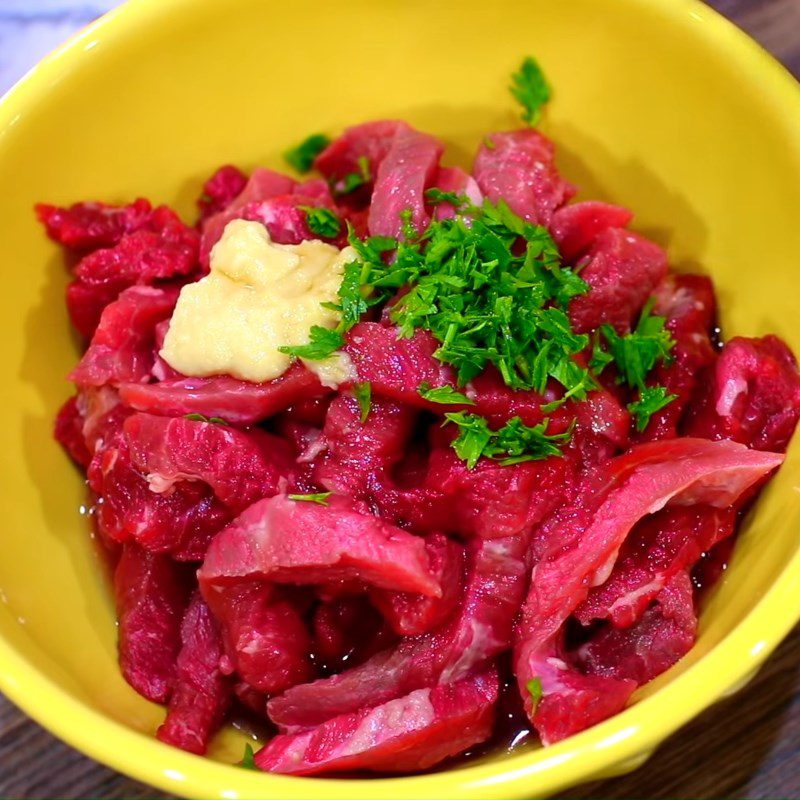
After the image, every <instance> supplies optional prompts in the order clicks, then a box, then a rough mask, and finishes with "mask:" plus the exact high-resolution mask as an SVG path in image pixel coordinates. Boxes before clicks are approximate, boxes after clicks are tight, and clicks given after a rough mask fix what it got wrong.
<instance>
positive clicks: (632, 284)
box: [569, 228, 667, 333]
mask: <svg viewBox="0 0 800 800" xmlns="http://www.w3.org/2000/svg"><path fill="white" fill-rule="evenodd" d="M666 274H667V254H666V253H665V252H664V251H663V250H662V249H661V248H660V247H659V246H658V245H657V244H654V243H653V242H651V241H649V240H647V239H645V238H644V237H643V236H639V235H637V234H635V233H631V232H630V231H626V230H623V229H622V228H607V229H606V230H604V231H603V232H602V233H600V234H599V235H598V236H597V238H596V239H595V240H594V244H593V245H592V247H591V249H590V250H589V253H588V255H587V262H586V265H585V266H584V268H583V269H582V270H581V278H583V280H585V281H586V283H588V284H589V291H588V292H587V293H586V294H583V295H579V296H578V297H573V298H572V300H571V301H570V304H569V316H570V319H571V320H572V325H573V327H574V329H575V331H576V332H577V333H586V332H588V331H591V330H594V329H595V328H597V327H599V326H600V325H602V324H604V323H607V324H609V325H611V326H612V327H614V328H616V329H617V331H618V332H619V333H626V332H627V331H628V330H630V328H631V325H632V323H634V321H635V318H636V316H637V315H638V313H639V312H640V311H641V309H642V307H643V306H644V304H645V301H646V300H647V298H648V297H649V296H650V294H651V293H652V291H653V289H655V287H656V285H657V284H658V282H659V281H660V280H661V279H662V278H663V277H664V276H665V275H666Z"/></svg>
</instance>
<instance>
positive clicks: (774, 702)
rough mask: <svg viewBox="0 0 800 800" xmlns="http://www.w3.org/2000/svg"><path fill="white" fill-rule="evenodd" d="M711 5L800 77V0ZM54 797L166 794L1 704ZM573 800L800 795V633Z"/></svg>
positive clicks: (5, 763)
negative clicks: (642, 758) (641, 760)
mask: <svg viewBox="0 0 800 800" xmlns="http://www.w3.org/2000/svg"><path fill="white" fill-rule="evenodd" d="M671 1H672V0H662V2H666V3H668V2H671ZM710 5H712V6H714V7H715V8H717V9H718V10H719V11H721V12H722V13H724V14H726V15H727V16H729V17H730V18H731V19H733V20H734V21H736V22H737V23H738V24H739V25H740V26H741V27H743V28H744V29H745V30H747V31H748V32H749V33H750V34H751V35H752V36H754V37H755V38H756V39H758V40H759V41H760V42H761V43H762V44H764V45H765V46H766V47H767V48H768V49H769V50H771V51H772V52H773V53H774V54H775V55H776V56H777V57H778V58H780V59H781V60H782V61H783V63H784V64H786V65H787V66H788V67H789V69H791V70H792V72H794V74H795V75H797V76H800V0H710ZM51 797H60V798H86V797H93V798H163V797H165V795H163V794H161V793H159V792H157V791H155V790H153V789H151V788H149V787H147V786H143V785H141V784H139V783H136V782H135V781H132V780H130V779H128V778H125V777H123V776H122V775H119V774H117V773H115V772H112V771H111V770H109V769H106V768H105V767H102V766H100V765H99V764H97V763H95V762H94V761H91V760H89V759H88V758H85V757H84V756H82V755H80V754H79V753H77V752H76V751H75V750H73V749H72V748H70V747H68V746H67V745H65V744H63V743H62V742H60V741H58V740H57V739H55V738H53V737H52V736H51V735H50V734H49V733H47V732H46V731H44V730H43V729H42V728H40V727H39V726H38V725H37V724H36V723H34V722H32V721H31V720H29V719H28V718H27V717H25V715H24V714H22V713H21V712H20V711H18V710H17V709H16V708H15V707H14V706H12V705H11V703H9V702H8V701H7V700H5V699H4V698H2V697H0V798H51ZM564 797H565V798H566V797H568V798H573V799H574V800H578V798H598V799H599V798H674V799H675V800H677V799H679V798H680V799H681V800H683V799H684V798H686V799H688V798H748V800H756V798H800V629H798V630H796V631H795V632H794V634H793V635H792V636H790V637H789V639H787V641H786V642H784V644H783V646H782V647H780V648H779V649H778V651H777V652H776V653H775V654H774V655H773V657H772V658H771V659H770V660H769V662H768V663H767V664H766V666H765V667H764V669H763V670H762V671H761V673H760V674H759V676H758V677H757V678H756V679H755V680H754V681H753V682H752V683H751V684H750V685H749V686H748V687H747V688H746V689H745V690H744V691H743V692H741V693H740V694H738V695H736V696H735V697H732V698H731V699H729V700H727V701H725V702H724V703H722V704H720V705H717V706H715V707H714V708H711V709H709V710H708V711H707V712H706V713H705V714H703V715H702V716H700V717H699V718H698V719H696V720H695V721H694V722H693V723H691V724H690V725H688V726H687V727H686V728H684V729H683V730H681V731H679V732H678V733H676V734H675V735H674V736H673V737H672V738H671V739H669V740H668V741H667V742H666V743H665V744H664V745H663V746H662V747H661V748H660V749H659V750H658V752H657V753H656V755H655V757H654V758H653V759H651V760H650V761H649V762H648V764H647V765H646V766H645V767H644V768H643V769H640V770H638V771H637V772H634V773H632V774H630V775H626V776H624V777H622V778H616V779H614V780H609V781H603V782H599V783H593V784H589V785H587V786H583V787H580V788H578V789H575V790H573V791H570V792H569V793H567V794H565V795H564ZM420 800H428V798H420Z"/></svg>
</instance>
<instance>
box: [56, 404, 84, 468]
mask: <svg viewBox="0 0 800 800" xmlns="http://www.w3.org/2000/svg"><path fill="white" fill-rule="evenodd" d="M53 435H54V436H55V438H56V441H57V442H58V443H59V444H60V445H61V446H62V447H63V448H64V449H65V450H66V451H67V454H68V455H69V457H70V458H71V459H72V460H73V461H74V462H75V463H76V464H78V465H80V466H81V467H83V468H84V469H86V468H87V467H88V466H89V462H90V461H91V460H92V455H91V453H90V452H89V450H88V448H87V447H86V440H85V439H84V438H83V415H82V414H81V412H80V411H79V409H78V400H77V398H76V397H70V398H69V400H67V401H66V403H64V405H63V406H61V409H60V410H59V412H58V415H57V416H56V422H55V426H54V428H53Z"/></svg>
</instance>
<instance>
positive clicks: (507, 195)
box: [472, 128, 575, 225]
mask: <svg viewBox="0 0 800 800" xmlns="http://www.w3.org/2000/svg"><path fill="white" fill-rule="evenodd" d="M554 158H555V148H554V147H553V143H552V142H551V141H550V140H549V139H546V138H545V137H544V136H542V134H541V133H539V132H537V131H535V130H533V129H532V128H525V129H523V130H518V131H508V132H506V133H490V134H489V135H488V136H486V137H485V138H484V141H483V142H482V144H481V146H480V147H479V148H478V153H477V155H476V156H475V163H474V165H473V167H472V174H473V175H474V176H475V180H476V181H477V183H478V186H479V187H480V190H481V191H482V192H483V194H484V196H485V197H487V198H488V199H489V200H491V201H492V202H493V203H497V202H499V201H500V200H504V201H505V202H506V203H507V204H508V206H509V208H510V209H511V210H512V211H513V212H514V213H515V214H517V215H518V216H520V217H522V219H524V220H527V221H528V222H532V223H534V224H536V225H549V224H550V220H551V219H552V218H553V212H554V211H555V210H556V209H557V208H559V207H560V206H562V205H564V203H566V202H567V200H569V198H570V197H572V195H573V194H575V189H574V188H573V187H572V186H570V184H569V183H567V182H566V181H565V180H564V179H563V178H562V177H561V176H560V175H559V174H558V170H556V166H555V162H554Z"/></svg>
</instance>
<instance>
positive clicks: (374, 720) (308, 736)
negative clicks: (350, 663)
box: [255, 670, 499, 775]
mask: <svg viewBox="0 0 800 800" xmlns="http://www.w3.org/2000/svg"><path fill="white" fill-rule="evenodd" d="M498 692H499V682H498V679H497V673H496V671H494V670H491V671H488V672H483V673H480V674H478V675H476V676H475V677H470V678H465V679H463V680H460V681H457V682H455V683H450V684H446V685H444V686H436V687H434V688H425V689H417V690H416V691H413V692H411V693H410V694H408V695H406V696H405V697H401V698H398V699H396V700H390V701H388V702H387V703H384V704H383V705H379V706H377V707H375V708H363V709H361V710H359V711H356V712H354V713H352V714H346V715H344V716H340V717H335V718H334V719H331V720H329V721H328V722H325V723H323V724H322V725H320V726H319V727H318V728H315V729H314V730H311V731H308V732H306V733H296V734H292V735H282V736H275V737H274V738H273V739H272V740H270V741H269V742H268V743H267V745H266V746H265V747H263V748H262V749H261V750H260V751H259V752H258V753H257V754H256V758H255V761H256V766H258V767H260V768H261V769H263V770H267V771H269V772H283V773H286V774H290V775H315V774H319V773H321V772H341V771H352V770H360V769H366V770H372V771H375V772H408V771H414V770H419V769H426V768H428V767H432V766H433V765H434V764H438V763H439V762H440V761H443V760H444V759H445V758H447V757H448V756H454V755H456V754H458V753H461V752H463V751H464V750H467V749H468V748H469V747H472V746H473V745H475V744H479V743H480V742H483V741H485V740H486V739H488V738H489V736H490V735H491V732H492V725H493V723H494V715H495V714H494V707H495V704H496V702H497V696H498Z"/></svg>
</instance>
